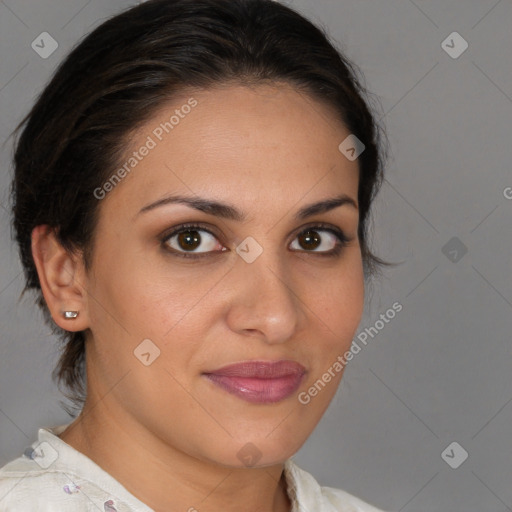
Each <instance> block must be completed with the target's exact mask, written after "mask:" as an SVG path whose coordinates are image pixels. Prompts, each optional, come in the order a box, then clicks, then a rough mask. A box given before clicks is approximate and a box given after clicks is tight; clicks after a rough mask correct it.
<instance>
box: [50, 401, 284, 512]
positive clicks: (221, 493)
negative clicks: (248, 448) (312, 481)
mask: <svg viewBox="0 0 512 512" xmlns="http://www.w3.org/2000/svg"><path fill="white" fill-rule="evenodd" d="M110 405H111V404H110ZM59 437H60V438H61V439H62V440H63V441H64V442H66V443H68V444H69V445H71V446H72V447H73V448H75V449H76V450H78V451H79V452H81V453H83V454H84V455H86V456H87V457H89V458H90V459H91V460H93V461H94V462H95V463H96V464H97V465H98V466H100V467H101V468H102V469H103V470H105V471H106V472H107V473H109V474H110V475H111V476H112V477H113V478H115V479H116V480H117V481H118V482H119V483H120V484H121V485H123V486H124V487H125V488H126V489H127V490H128V491H129V492H130V493H131V494H132V495H134V496H135V497H136V498H137V499H139V500H140V501H142V502H143V503H145V504H146V505H147V506H148V507H150V508H152V509H153V510H155V512H164V511H166V512H168V511H169V510H173V511H189V512H197V511H200V512H214V511H219V510H222V511H223V512H232V511H233V512H234V511H237V512H238V511H239V510H240V509H243V510H244V511H246V512H256V511H258V512H290V510H291V503H290V500H289V497H288V494H287V492H286V482H285V478H284V472H283V468H284V464H282V463H281V464H277V465H274V466H267V467H264V468H230V467H224V466H220V465H218V464H215V463H214V462H212V461H205V460H200V459H198V458H196V457H193V456H191V455H189V454H187V453H185V452H183V451H180V450H178V449H176V448H175V447H172V446H169V445H168V444H166V443H164V442H163V441H162V440H161V439H160V438H158V437H157V436H155V435H154V434H152V433H151V432H149V431H148V430H147V429H144V427H143V426H142V425H140V424H138V423H137V422H135V421H134V420H133V418H132V417H130V416H129V415H128V414H127V413H126V412H123V411H120V410H115V409H113V408H112V407H110V406H107V405H106V404H105V403H104V402H103V401H99V402H97V403H96V405H95V406H94V407H93V408H92V407H89V406H88V403H87V401H86V403H85V405H84V408H83V410H82V412H81V413H80V415H79V416H78V417H77V419H76V420H75V421H74V422H73V423H72V424H71V425H70V426H69V427H68V428H67V429H66V430H65V431H64V432H63V433H62V434H61V435H60V436H59Z"/></svg>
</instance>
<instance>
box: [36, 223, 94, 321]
mask: <svg viewBox="0 0 512 512" xmlns="http://www.w3.org/2000/svg"><path fill="white" fill-rule="evenodd" d="M32 257H33V258H34V263H35V265H36V268H37V274H38V276H39V283H40V285H41V290H42V292H43V296H44V299H45V301H46V304H47V305H48V309H49V310H50V313H51V315H52V318H53V320H54V321H55V323H56V324H57V325H58V326H59V327H61V328H62V329H64V330H66V331H83V330H85V329H87V328H88V327H89V318H88V312H87V291H86V289H85V286H86V274H85V269H84V265H83V260H82V255H81V254H80V253H79V254H74V253H71V252H70V251H68V250H66V249H65V248H64V247H63V246H62V245H61V244H60V242H59V241H58V239H57V236H56V233H55V229H53V228H50V227H49V226H46V225H41V226H36V227H35V228H34V229H33V230H32ZM64 311H78V316H77V317H76V318H71V319H66V318H64Z"/></svg>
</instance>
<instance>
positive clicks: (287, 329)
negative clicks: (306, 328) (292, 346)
mask: <svg viewBox="0 0 512 512" xmlns="http://www.w3.org/2000/svg"><path fill="white" fill-rule="evenodd" d="M276 260H277V258H270V257H263V255H262V256H260V257H259V258H258V259H257V260H256V261H254V262H252V263H246V262H245V261H243V260H242V259H240V260H239V261H237V263H236V264H235V268H233V270H232V271H231V272H230V278H229V287H230V289H231V291H232V293H231V295H230V307H229V311H228V314H227V322H228V325H229V327H230V328H231V330H233V331H235V332H237V333H240V334H244V335H251V336H259V337H260V338H261V339H263V340H264V341H265V342H266V343H269V344H275V343H284V342H286V341H287V340H288V339H290V338H291V337H292V336H293V334H294V333H295V331H296V330H297V328H298V325H299V320H300V317H301V313H302V307H303V304H302V302H301V300H300V298H299V297H298V295H297V292H296V291H295V290H294V289H293V288H294V287H293V283H292V282H291V280H290V278H289V276H288V275H287V273H286V271H285V270H284V269H283V266H284V265H283V263H282V262H281V263H276Z"/></svg>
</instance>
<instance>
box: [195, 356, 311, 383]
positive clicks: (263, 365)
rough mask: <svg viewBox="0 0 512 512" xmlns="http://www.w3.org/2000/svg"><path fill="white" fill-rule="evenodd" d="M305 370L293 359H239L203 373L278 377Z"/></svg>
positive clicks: (225, 375)
mask: <svg viewBox="0 0 512 512" xmlns="http://www.w3.org/2000/svg"><path fill="white" fill-rule="evenodd" d="M305 372H306V368H304V366H302V365H301V364H299V363H297V362H295V361H290V360H281V361H241V362H239V363H233V364H229V365H227V366H223V367H222V368H219V369H217V370H212V371H209V372H205V373H206V374H207V375H221V376H224V377H247V378H255V379H278V378H282V377H287V376H292V375H303V374H304V373H305Z"/></svg>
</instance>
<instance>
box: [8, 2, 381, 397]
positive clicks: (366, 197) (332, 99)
mask: <svg viewBox="0 0 512 512" xmlns="http://www.w3.org/2000/svg"><path fill="white" fill-rule="evenodd" d="M262 81H267V82H268V81H271V82H285V83H287V84H290V85H292V86H294V87H295V88H296V89H297V90H298V91H301V92H303V93H305V94H307V95H309V96H310V97H311V98H314V99H315V100H318V101H321V102H323V103H324V104H326V105H328V106H329V108H330V109H332V111H333V113H334V114H335V115H337V116H339V119H340V120H341V121H342V122H343V123H344V125H345V126H346V127H347V128H348V130H349V131H350V133H352V134H354V135H355V136H356V137H357V138H358V139H360V140H361V141H362V142H363V143H364V145H365V150H364V152H363V153H362V154H361V155H360V156H359V158H358V163H359V171H360V175H359V191H358V202H359V233H358V236H359V239H360V244H361V251H362V258H363V264H364V269H365V278H368V277H370V276H373V275H375V273H376V272H377V271H378V267H379V266H382V265H386V264H387V263H386V262H384V261H383V260H381V259H380V258H378V257H376V256H375V255H374V254H372V252H371V251H370V249H369V247H368V236H369V224H368V219H369V212H370V205H371V203H372V201H373V199H374V197H375V194H376V193H377V191H378V189H379V188H380V185H381V182H382V179H383V165H384V160H385V155H386V151H385V145H384V144H383V140H384V138H383V135H384V131H383V130H382V129H381V128H380V127H379V125H378V123H377V122H376V120H375V118H374V116H373V115H372V113H371V110H370V107H369V104H370V103H369V100H370V96H369V94H368V91H367V90H366V89H365V88H364V87H363V86H362V85H361V78H359V77H358V72H357V68H355V66H354V65H353V64H351V63H350V62H349V61H348V60H347V59H346V58H345V57H344V56H343V55H342V54H341V53H340V52H339V51H338V50H336V49H335V48H334V46H333V45H332V44H331V43H330V42H329V40H328V38H327V36H326V34H325V33H324V31H323V30H322V29H320V28H318V27H316V26H315V25H313V24H312V23H311V22H310V21H308V20H307V19H305V18H304V17H302V16H301V15H300V14H298V13H297V12H295V11H293V10H292V9H290V8H289V7H287V6H285V5H282V4H280V3H278V2H275V1H272V0H150V1H148V2H145V3H142V4H140V5H138V6H136V7H133V8H131V9H129V10H127V11H124V12H122V13H121V14H119V15H117V16H115V17H113V18H111V19H109V20H107V21H106V22H104V23H103V24H102V25H100V26H99V27H97V28H96V29H95V30H94V31H93V32H92V33H91V34H89V35H88V36H87V37H85V39H83V41H82V42H80V44H78V45H77V46H76V47H75V48H74V49H73V50H72V51H71V53H70V54H69V55H68V56H67V57H66V59H65V60H64V61H63V62H62V63H61V65H60V66H59V68H58V69H57V71H56V72H55V74H54V76H53V78H52V79H51V81H50V82H49V83H48V85H47V86H46V87H45V88H44V90H43V91H42V93H41V94H40V96H39V98H38V100H37V102H36V103H35V105H34V106H33V108H32V109H31V111H30V112H29V114H28V115H27V116H26V117H25V118H24V119H23V121H22V122H21V123H20V125H19V126H18V127H17V129H16V130H15V133H16V134H17V135H18V132H19V131H20V130H21V129H22V131H21V134H19V137H18V138H17V141H16V146H15V155H14V171H15V175H14V180H13V184H12V202H13V216H14V218H13V226H14V231H15V238H16V241H17V243H18V245H19V250H20V256H21V261H22V264H23V267H24V272H25V278H26V286H25V289H24V292H25V291H26V290H28V289H34V290H35V291H36V293H37V303H38V304H39V306H41V308H42V309H43V312H44V314H45V319H46V321H47V322H48V323H49V324H50V325H52V326H53V328H54V332H55V333H56V334H58V336H59V338H60V339H61V341H62V344H63V350H62V354H61V357H60V360H59V362H58V366H57V367H56V368H55V371H54V374H53V376H54V378H56V379H57V380H58V382H59V384H61V383H64V384H65V385H66V387H67V388H68V389H69V390H70V391H71V394H68V395H67V396H68V398H71V400H72V401H73V402H74V403H75V405H80V404H83V400H84V398H85V384H86V382H85V380H86V379H85V375H84V373H85V372H84V362H85V332H84V331H82V332H67V331H63V330H61V329H60V328H58V327H57V326H56V325H55V323H54V322H53V321H52V319H51V317H50V314H49V311H48V308H47V306H46V304H45V301H44V298H43V296H42V293H41V288H40V284H39V279H38V275H37V271H36V268H35V265H34V261H33V258H32V252H31V232H32V230H33V228H34V227H35V226H38V225H42V224H47V225H49V226H51V227H53V228H55V230H56V233H57V235H58V238H59V241H60V242H61V243H62V245H63V246H64V247H65V248H66V249H68V250H69V251H74V250H81V251H83V254H84V262H85V265H86V268H87V269H88V268H90V267H89V265H90V256H91V251H92V241H93V233H94V229H95V224H96V221H97V215H98V205H99V201H98V199H97V198H96V197H95V195H94V194H93V191H94V190H95V189H97V187H100V186H101V185H102V184H103V183H105V181H106V180H107V179H108V178H109V176H110V175H111V174H112V170H113V169H115V168H116V166H117V165H118V164H119V162H120V161H121V156H122V154H123V151H125V150H126V143H127V142H126V141H127V140H128V136H129V135H130V134H131V133H133V131H134V130H135V129H136V128H137V127H139V126H140V125H142V124H143V123H144V122H146V121H148V120H149V119H150V118H151V117H152V116H153V115H154V114H155V113H156V111H157V110H158V109H159V107H161V106H162V105H163V104H164V103H167V102H168V101H169V100H170V99H172V97H173V96H175V95H176V94H179V93H181V92H182V91H183V90H184V89H185V88H187V87H192V88H208V87H212V86H215V85H218V84H226V83H231V82H234V83H239V84H240V83H244V84H257V83H260V82H262ZM340 142H341V141H340Z"/></svg>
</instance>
